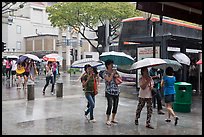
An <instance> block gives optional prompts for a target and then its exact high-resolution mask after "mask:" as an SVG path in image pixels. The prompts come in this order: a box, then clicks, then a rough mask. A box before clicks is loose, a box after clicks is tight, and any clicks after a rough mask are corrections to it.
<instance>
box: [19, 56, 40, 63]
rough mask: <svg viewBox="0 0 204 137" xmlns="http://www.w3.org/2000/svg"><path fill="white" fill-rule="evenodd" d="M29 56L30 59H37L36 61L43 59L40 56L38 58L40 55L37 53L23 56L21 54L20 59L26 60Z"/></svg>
mask: <svg viewBox="0 0 204 137" xmlns="http://www.w3.org/2000/svg"><path fill="white" fill-rule="evenodd" d="M26 57H27V58H29V59H32V60H35V61H39V62H40V61H41V60H40V59H39V58H38V56H36V55H33V54H25V55H22V56H20V58H19V59H20V60H21V61H24V60H25V59H27V58H26Z"/></svg>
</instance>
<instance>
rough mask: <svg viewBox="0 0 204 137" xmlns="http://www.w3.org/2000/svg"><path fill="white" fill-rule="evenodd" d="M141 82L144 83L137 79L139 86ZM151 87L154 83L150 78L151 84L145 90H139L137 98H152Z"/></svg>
mask: <svg viewBox="0 0 204 137" xmlns="http://www.w3.org/2000/svg"><path fill="white" fill-rule="evenodd" d="M143 82H144V79H143V78H142V77H141V78H140V79H139V84H140V85H141V83H143ZM153 86H154V81H153V79H152V78H151V82H150V83H149V84H148V85H147V86H146V88H145V89H142V88H140V90H139V96H138V97H141V98H152V93H151V89H150V87H151V88H153Z"/></svg>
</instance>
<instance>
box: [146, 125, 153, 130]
mask: <svg viewBox="0 0 204 137" xmlns="http://www.w3.org/2000/svg"><path fill="white" fill-rule="evenodd" d="M146 128H150V129H154V127H153V126H151V125H150V124H147V125H146Z"/></svg>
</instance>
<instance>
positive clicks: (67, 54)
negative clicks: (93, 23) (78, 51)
mask: <svg viewBox="0 0 204 137" xmlns="http://www.w3.org/2000/svg"><path fill="white" fill-rule="evenodd" d="M70 29H71V28H70V27H67V32H66V40H70V39H71V31H70ZM70 60H71V59H70V43H68V45H66V68H67V69H69V67H70V65H71V62H70Z"/></svg>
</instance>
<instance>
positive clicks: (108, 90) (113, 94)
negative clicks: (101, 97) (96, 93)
mask: <svg viewBox="0 0 204 137" xmlns="http://www.w3.org/2000/svg"><path fill="white" fill-rule="evenodd" d="M105 66H106V70H105V72H104V79H105V96H106V98H107V103H108V104H107V110H106V116H107V119H106V124H107V125H108V126H110V125H112V123H115V124H117V123H118V121H116V120H115V116H116V113H117V108H118V103H119V94H120V90H119V87H118V84H116V81H115V79H116V78H118V77H119V78H120V75H119V74H118V73H117V71H116V70H113V61H112V60H107V61H106V62H105ZM112 108H113V109H112ZM111 110H112V118H111V120H110V115H111Z"/></svg>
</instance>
